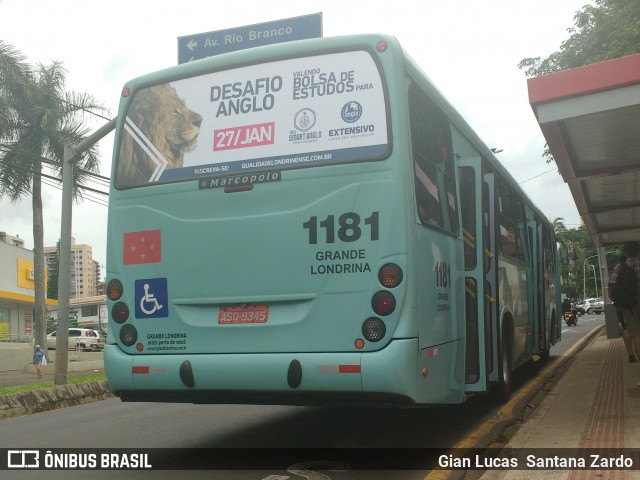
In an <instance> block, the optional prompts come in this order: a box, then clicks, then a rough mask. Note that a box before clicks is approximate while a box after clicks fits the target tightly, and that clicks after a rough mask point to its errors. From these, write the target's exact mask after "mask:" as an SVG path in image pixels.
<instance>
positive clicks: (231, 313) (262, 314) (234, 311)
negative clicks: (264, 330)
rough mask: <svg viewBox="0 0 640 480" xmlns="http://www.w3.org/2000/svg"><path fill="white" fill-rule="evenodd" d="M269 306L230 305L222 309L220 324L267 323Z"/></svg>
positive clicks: (219, 313) (219, 318)
mask: <svg viewBox="0 0 640 480" xmlns="http://www.w3.org/2000/svg"><path fill="white" fill-rule="evenodd" d="M268 318H269V305H233V306H231V305H229V306H225V307H220V311H219V312H218V323H220V324H223V325H229V324H234V323H267V319H268Z"/></svg>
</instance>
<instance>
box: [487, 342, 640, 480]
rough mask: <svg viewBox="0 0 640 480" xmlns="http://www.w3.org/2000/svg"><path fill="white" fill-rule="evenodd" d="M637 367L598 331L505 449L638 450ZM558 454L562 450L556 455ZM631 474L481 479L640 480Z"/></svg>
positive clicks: (492, 476)
mask: <svg viewBox="0 0 640 480" xmlns="http://www.w3.org/2000/svg"><path fill="white" fill-rule="evenodd" d="M639 385H640V362H637V363H629V361H628V353H627V351H626V349H625V346H624V343H623V341H622V337H620V338H614V339H608V338H607V337H606V331H605V330H604V329H603V330H601V331H600V332H599V333H598V334H597V335H596V336H595V337H594V339H593V340H592V341H591V342H590V343H589V344H588V345H587V346H586V347H585V348H584V349H582V350H581V351H580V352H578V353H577V354H576V355H575V358H574V359H573V361H572V362H571V363H570V365H569V366H568V369H567V371H566V372H565V373H564V375H563V376H562V377H560V379H559V381H557V382H555V384H553V386H552V387H551V390H550V391H549V392H548V394H547V395H546V396H545V397H544V398H543V399H542V401H541V403H540V404H539V405H535V408H534V409H533V411H532V414H531V415H530V416H529V417H528V418H527V419H526V420H525V421H524V423H523V424H522V425H521V427H520V428H519V429H518V431H517V432H516V433H515V434H514V435H513V437H512V438H510V439H509V441H508V443H507V445H506V446H505V448H507V449H514V450H520V449H527V450H528V449H547V450H546V452H547V454H548V453H549V450H548V449H552V450H551V452H553V449H570V448H574V449H592V448H611V449H631V448H640V386H639ZM559 452H560V453H559V454H560V455H561V451H560V450H559ZM634 459H635V461H636V465H635V466H634V469H635V470H634V471H631V470H626V471H625V470H604V469H603V470H571V471H570V470H490V471H487V472H486V473H485V474H484V475H483V476H482V480H524V479H544V480H565V479H568V480H578V479H602V480H607V479H621V480H622V479H640V466H639V465H637V463H638V458H637V455H634Z"/></svg>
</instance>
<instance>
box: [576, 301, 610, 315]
mask: <svg viewBox="0 0 640 480" xmlns="http://www.w3.org/2000/svg"><path fill="white" fill-rule="evenodd" d="M576 310H578V313H579V314H580V315H584V314H585V313H589V314H591V313H602V312H604V302H603V301H602V299H601V298H587V299H586V300H583V301H581V302H580V303H578V304H577V305H576Z"/></svg>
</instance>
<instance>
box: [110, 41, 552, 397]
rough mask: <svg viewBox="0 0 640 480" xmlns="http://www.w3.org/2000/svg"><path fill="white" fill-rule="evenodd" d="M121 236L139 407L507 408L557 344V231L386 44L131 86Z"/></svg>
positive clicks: (287, 49)
mask: <svg viewBox="0 0 640 480" xmlns="http://www.w3.org/2000/svg"><path fill="white" fill-rule="evenodd" d="M108 222H109V225H108V246H107V248H108V253H107V292H108V293H107V295H108V308H109V311H110V317H109V327H108V330H109V334H108V339H107V345H106V348H105V354H104V357H105V369H106V373H107V377H108V382H109V385H110V388H111V390H112V391H113V392H114V393H115V394H116V395H117V396H119V397H120V398H121V399H122V400H123V401H154V402H165V401H166V402H190V403H248V404H291V405H331V404H342V403H352V402H355V403H377V404H387V405H389V404H391V405H398V404H405V405H429V404H455V403H461V402H463V401H464V400H465V399H466V398H467V397H469V396H470V395H473V394H477V393H481V392H489V393H490V394H493V395H494V396H495V398H496V399H497V400H499V401H505V400H506V399H508V398H509V395H510V390H511V383H512V374H513V372H514V371H515V370H516V369H517V368H518V367H520V366H522V365H524V364H525V363H528V362H531V361H533V360H538V359H544V358H547V357H548V356H549V350H550V348H551V346H552V345H553V344H554V343H555V342H556V341H558V340H559V339H560V321H559V320H560V318H559V315H560V307H559V301H560V298H559V296H560V293H559V292H560V289H559V283H558V282H559V280H558V268H557V263H556V244H555V240H554V233H553V228H552V225H551V224H550V223H549V222H548V220H547V219H545V217H544V215H543V214H542V213H541V212H540V211H539V210H538V209H537V208H536V207H535V206H534V205H533V204H532V203H531V201H530V200H529V199H528V198H527V196H526V195H525V193H524V192H523V191H522V189H521V188H520V187H519V186H518V185H517V183H516V182H515V181H514V180H513V178H512V177H511V175H510V174H509V173H508V172H507V171H506V169H505V168H504V167H502V166H501V164H500V163H499V162H498V161H497V159H496V158H495V156H494V154H493V152H492V151H491V150H490V149H489V148H487V147H486V146H485V145H484V144H483V143H482V141H481V140H480V139H479V138H478V136H477V135H476V134H475V133H474V132H473V131H472V129H471V128H470V127H469V125H468V124H467V123H466V122H465V120H464V119H463V118H462V117H461V116H460V115H459V114H458V113H457V112H456V111H455V110H454V108H453V107H452V106H451V105H450V104H449V103H448V102H447V101H446V100H445V99H444V98H443V96H442V95H441V94H440V93H439V92H438V90H437V89H436V88H435V87H434V85H433V84H432V83H431V82H430V81H429V80H428V78H427V77H426V76H425V74H424V73H423V72H422V71H421V70H420V69H419V67H418V66H417V65H416V64H415V63H414V62H413V61H412V60H411V59H410V58H409V56H408V55H407V54H406V53H405V51H404V50H403V49H402V47H401V46H400V45H399V44H398V42H397V41H396V40H395V39H394V38H393V37H390V36H384V35H358V36H346V37H335V38H320V39H312V40H303V41H298V42H291V43H284V44H279V45H272V46H264V47H258V48H254V49H248V50H243V51H238V52H234V53H228V54H224V55H220V56H217V57H212V58H208V59H204V60H200V61H196V62H192V63H188V64H184V65H180V66H177V67H172V68H169V69H166V70H163V71H160V72H156V73H153V74H150V75H146V76H143V77H140V78H137V79H135V80H132V81H131V82H129V83H128V84H127V85H126V86H125V88H124V89H123V91H122V97H121V101H120V109H119V115H118V120H117V126H116V138H115V150H114V157H113V172H112V185H111V189H110V202H109V220H108Z"/></svg>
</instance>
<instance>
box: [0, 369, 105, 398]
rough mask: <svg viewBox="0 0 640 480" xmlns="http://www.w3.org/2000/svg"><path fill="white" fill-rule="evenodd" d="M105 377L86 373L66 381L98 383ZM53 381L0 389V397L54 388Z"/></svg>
mask: <svg viewBox="0 0 640 480" xmlns="http://www.w3.org/2000/svg"><path fill="white" fill-rule="evenodd" d="M106 379H107V375H106V374H105V373H104V372H98V373H88V374H86V375H77V376H74V377H69V378H68V379H67V381H68V383H69V384H76V383H87V382H100V381H102V380H106ZM55 386H56V385H55V384H54V382H53V380H51V381H49V382H42V383H32V384H29V385H14V386H11V387H0V395H9V394H11V393H23V392H31V391H33V390H42V389H43V388H51V387H55Z"/></svg>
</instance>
